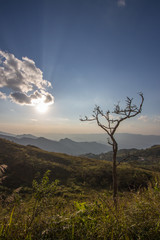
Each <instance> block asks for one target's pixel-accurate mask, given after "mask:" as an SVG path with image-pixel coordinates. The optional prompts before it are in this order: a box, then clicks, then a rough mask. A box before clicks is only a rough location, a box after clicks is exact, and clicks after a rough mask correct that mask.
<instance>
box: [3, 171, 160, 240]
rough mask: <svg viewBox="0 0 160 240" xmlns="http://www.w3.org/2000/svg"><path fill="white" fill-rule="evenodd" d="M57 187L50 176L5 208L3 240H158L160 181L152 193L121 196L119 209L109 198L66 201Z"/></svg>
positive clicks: (151, 187) (142, 191)
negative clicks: (29, 196) (28, 197)
mask: <svg viewBox="0 0 160 240" xmlns="http://www.w3.org/2000/svg"><path fill="white" fill-rule="evenodd" d="M52 185H53V186H54V184H53V183H49V179H48V173H45V174H44V176H43V178H42V180H41V181H40V182H39V183H37V184H36V187H34V192H33V195H32V198H30V199H26V200H25V199H24V200H22V201H20V202H19V204H18V205H17V204H14V205H13V204H11V205H7V206H6V207H5V208H4V207H3V208H2V207H1V209H0V210H1V211H0V222H1V225H0V239H1V240H2V239H3V240H11V239H12V240H23V239H25V240H29V239H30V240H49V239H51V240H52V239H57V240H58V239H64V240H73V239H76V240H84V239H85V240H90V239H98V240H102V239H106V240H110V239H112V240H117V239H119V240H127V239H128V240H139V239H141V240H146V239H148V240H159V236H160V220H159V219H160V211H159V209H160V190H159V189H160V187H159V186H160V180H159V178H155V181H153V182H152V183H151V184H150V185H149V186H148V189H140V190H139V191H138V192H136V193H133V192H128V193H123V194H121V196H120V197H119V201H118V207H117V209H115V207H114V205H113V201H112V196H111V195H110V194H109V193H108V194H107V195H106V193H103V192H102V193H98V192H92V193H88V195H86V197H85V198H84V199H83V201H80V194H79V193H78V194H77V199H76V200H75V199H74V198H70V199H67V201H66V200H65V199H64V198H63V197H60V196H56V189H55V188H54V190H53V188H50V187H51V186H52ZM33 186H35V185H34V184H33ZM42 186H43V187H42ZM47 186H48V187H49V188H50V190H51V192H52V190H53V192H52V194H50V191H49V190H46V188H47ZM56 188H57V187H56ZM39 189H41V190H39ZM42 189H43V190H44V192H43V190H42ZM42 192H43V194H42ZM35 193H37V194H35ZM39 193H40V194H39ZM78 198H79V199H78ZM44 199H45V201H43V200H44ZM35 202H38V204H37V203H36V205H35ZM35 206H36V207H35ZM35 209H36V211H35Z"/></svg>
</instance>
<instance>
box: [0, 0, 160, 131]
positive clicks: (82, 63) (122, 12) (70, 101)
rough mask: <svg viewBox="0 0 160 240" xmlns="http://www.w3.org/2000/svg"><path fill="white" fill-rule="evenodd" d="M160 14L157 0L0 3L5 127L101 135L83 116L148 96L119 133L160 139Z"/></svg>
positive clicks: (0, 80)
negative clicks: (130, 98) (139, 94)
mask: <svg viewBox="0 0 160 240" xmlns="http://www.w3.org/2000/svg"><path fill="white" fill-rule="evenodd" d="M159 12H160V2H159V1H151V0H81V1H79V0H74V1H71V0H57V1H54V0H38V1H37V0H27V1H22V0H21V1H18V0H14V1H13V0H0V31H1V34H0V51H1V52H0V53H1V63H0V68H1V71H2V73H1V75H0V92H1V93H0V98H1V99H0V111H1V120H0V130H1V131H8V132H12V133H33V134H35V135H36V134H37V135H45V136H46V135H47V133H53V134H54V133H66V134H67V133H96V132H102V131H101V130H100V129H99V128H98V127H97V126H96V124H94V123H86V122H85V123H82V122H80V121H79V118H80V116H84V115H88V116H90V115H91V114H92V110H93V108H94V105H95V104H97V105H100V106H101V107H102V108H103V109H104V110H108V109H110V110H112V109H113V107H114V104H116V103H117V102H118V101H119V100H120V101H121V102H120V104H122V105H123V104H124V103H125V102H124V100H125V97H126V96H129V97H133V98H135V103H137V104H138V103H139V100H140V99H139V96H138V95H137V93H138V92H140V91H142V92H143V93H144V98H145V102H144V106H143V112H142V114H141V115H139V116H138V117H136V118H135V119H132V120H128V121H126V122H124V123H123V124H122V126H121V127H120V128H119V131H120V132H129V133H141V134H159V135H160V107H159V104H160V95H159V90H160V14H159ZM5 61H6V62H5ZM4 64H5V70H4ZM9 73H10V76H11V75H12V77H10V79H9V78H8V74H9ZM22 75H23V76H22ZM7 78H8V79H7ZM44 106H45V107H44ZM37 108H38V109H37Z"/></svg>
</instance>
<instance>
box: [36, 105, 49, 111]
mask: <svg viewBox="0 0 160 240" xmlns="http://www.w3.org/2000/svg"><path fill="white" fill-rule="evenodd" d="M36 109H37V111H38V112H40V113H46V112H47V110H48V105H47V104H45V103H42V102H41V103H38V104H37V106H36Z"/></svg>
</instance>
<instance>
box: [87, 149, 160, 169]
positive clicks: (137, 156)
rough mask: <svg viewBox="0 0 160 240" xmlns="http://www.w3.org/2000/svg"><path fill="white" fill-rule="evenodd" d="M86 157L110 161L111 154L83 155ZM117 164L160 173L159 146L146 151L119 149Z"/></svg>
mask: <svg viewBox="0 0 160 240" xmlns="http://www.w3.org/2000/svg"><path fill="white" fill-rule="evenodd" d="M83 157H88V158H92V159H97V160H106V161H109V162H110V161H112V152H111V151H110V152H107V153H101V154H85V155H83ZM117 161H118V162H127V163H128V164H129V165H131V166H135V167H140V168H143V169H148V170H152V171H160V145H154V146H152V147H150V148H147V149H142V150H138V149H135V148H132V149H120V150H119V151H118V153H117Z"/></svg>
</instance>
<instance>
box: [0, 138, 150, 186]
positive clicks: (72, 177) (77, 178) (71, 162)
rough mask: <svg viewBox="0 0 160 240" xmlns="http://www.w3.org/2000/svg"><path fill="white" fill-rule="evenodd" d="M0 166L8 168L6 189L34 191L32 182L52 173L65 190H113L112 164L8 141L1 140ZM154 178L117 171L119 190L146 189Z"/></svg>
mask: <svg viewBox="0 0 160 240" xmlns="http://www.w3.org/2000/svg"><path fill="white" fill-rule="evenodd" d="M0 164H6V165H7V166H8V169H7V172H6V175H7V178H6V179H5V180H4V182H3V185H4V186H6V187H8V188H11V189H14V188H17V187H20V186H23V187H31V184H32V181H33V179H34V178H41V177H42V175H43V174H44V172H46V171H47V170H48V169H49V170H51V179H52V180H54V179H59V180H60V183H61V184H63V185H65V186H73V185H75V186H81V187H85V188H86V187H87V188H96V189H103V188H104V189H111V188H112V163H111V162H107V161H103V160H98V162H97V160H96V159H89V158H84V157H74V156H70V155H66V154H61V153H50V152H47V151H44V150H41V149H38V148H35V147H33V146H23V145H19V144H16V143H13V142H10V141H8V140H5V139H0ZM152 176H153V173H152V171H148V170H144V169H140V168H139V169H138V168H137V167H136V166H130V165H129V164H126V163H125V164H122V165H120V167H119V168H118V179H119V189H121V190H124V189H125V190H127V189H131V188H133V189H137V188H138V187H139V186H140V185H141V186H146V185H147V183H148V181H149V180H150V179H151V178H152Z"/></svg>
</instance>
